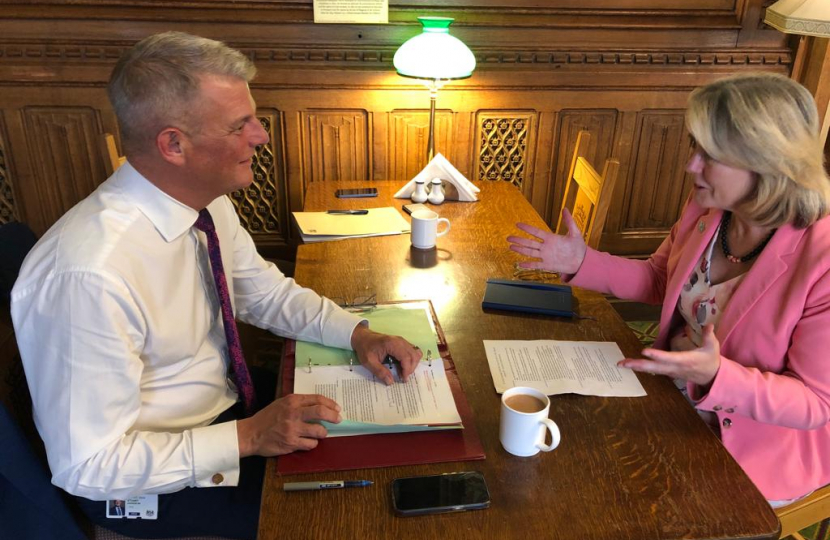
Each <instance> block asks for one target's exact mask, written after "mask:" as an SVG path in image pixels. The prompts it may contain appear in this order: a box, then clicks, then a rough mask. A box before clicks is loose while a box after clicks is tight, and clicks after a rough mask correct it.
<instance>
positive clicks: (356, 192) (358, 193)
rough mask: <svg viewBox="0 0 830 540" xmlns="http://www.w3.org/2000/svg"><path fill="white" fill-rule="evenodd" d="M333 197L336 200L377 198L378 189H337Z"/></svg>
mask: <svg viewBox="0 0 830 540" xmlns="http://www.w3.org/2000/svg"><path fill="white" fill-rule="evenodd" d="M334 196H335V197H337V198H338V199H353V198H363V197H377V196H378V188H373V187H366V188H354V189H338V190H337V191H335V192H334Z"/></svg>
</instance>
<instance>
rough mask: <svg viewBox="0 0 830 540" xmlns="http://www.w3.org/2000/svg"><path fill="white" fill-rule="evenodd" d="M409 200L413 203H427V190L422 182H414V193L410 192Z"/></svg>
mask: <svg viewBox="0 0 830 540" xmlns="http://www.w3.org/2000/svg"><path fill="white" fill-rule="evenodd" d="M410 198H411V199H412V202H414V203H424V202H427V188H426V186H425V185H424V181H423V180H415V191H413V192H412V196H411V197H410Z"/></svg>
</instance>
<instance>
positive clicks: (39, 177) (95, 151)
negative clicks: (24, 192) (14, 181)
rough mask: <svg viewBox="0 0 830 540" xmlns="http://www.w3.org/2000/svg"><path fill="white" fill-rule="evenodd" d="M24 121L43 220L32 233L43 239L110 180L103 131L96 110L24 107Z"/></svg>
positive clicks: (89, 108)
mask: <svg viewBox="0 0 830 540" xmlns="http://www.w3.org/2000/svg"><path fill="white" fill-rule="evenodd" d="M22 118H23V125H24V126H25V131H26V142H27V145H28V150H29V152H28V156H27V157H28V159H29V162H30V164H31V166H32V167H31V168H32V171H33V173H34V174H33V175H32V177H31V181H32V182H33V183H34V188H35V192H36V193H37V197H38V199H37V200H38V203H39V206H40V214H41V221H40V222H39V223H36V226H35V227H33V228H34V229H35V233H36V234H38V235H41V234H43V233H44V232H45V231H46V229H48V228H49V227H50V226H51V224H52V223H54V222H55V221H57V220H58V218H60V217H61V216H62V215H63V214H64V213H65V212H66V211H67V210H68V209H69V208H71V207H72V206H74V205H75V204H76V203H77V202H78V201H80V200H81V199H83V198H84V197H86V196H87V195H89V194H90V193H91V192H92V191H93V190H94V189H95V187H96V186H97V185H98V184H100V183H101V182H102V181H103V179H104V178H106V172H105V170H104V162H103V157H102V156H101V152H100V145H99V144H98V138H99V136H100V134H101V132H102V131H103V126H102V123H101V117H100V115H99V113H98V111H97V110H96V109H94V108H92V107H26V108H24V109H23V110H22Z"/></svg>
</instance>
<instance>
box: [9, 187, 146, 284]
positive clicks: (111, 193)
mask: <svg viewBox="0 0 830 540" xmlns="http://www.w3.org/2000/svg"><path fill="white" fill-rule="evenodd" d="M144 221H146V220H144ZM142 227H146V224H143V223H142V215H141V212H140V211H139V210H138V209H137V208H136V206H135V204H133V202H132V201H131V199H130V197H129V195H126V194H124V193H123V192H121V191H120V190H119V189H118V187H117V186H116V185H113V184H112V183H110V182H109V181H108V182H105V183H104V184H102V185H101V186H99V188H98V189H97V190H95V191H94V192H93V193H92V194H90V195H89V196H88V197H87V198H85V199H84V200H82V201H80V202H79V203H78V204H76V205H75V206H74V207H72V208H71V209H70V210H69V211H68V212H67V213H66V214H64V215H63V216H62V217H61V218H60V219H59V220H58V221H57V222H56V223H55V224H54V225H52V227H51V228H50V229H49V230H48V231H47V232H46V234H44V235H43V237H42V238H41V239H40V240H39V241H38V242H37V244H36V245H35V247H34V248H32V251H31V252H30V253H29V255H28V256H27V257H26V260H25V262H24V264H23V267H22V268H21V271H20V277H21V278H22V279H26V278H29V277H32V276H36V275H40V276H41V277H43V276H44V275H45V274H49V273H57V272H66V271H73V270H78V271H89V272H94V271H96V270H100V271H107V270H108V269H111V268H112V267H113V266H115V265H117V264H118V262H119V260H120V258H121V256H122V255H123V254H124V253H125V252H129V250H130V235H131V234H135V230H136V228H139V229H140V228H142Z"/></svg>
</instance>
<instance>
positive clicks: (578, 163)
mask: <svg viewBox="0 0 830 540" xmlns="http://www.w3.org/2000/svg"><path fill="white" fill-rule="evenodd" d="M590 142H591V134H590V133H589V132H588V131H580V132H579V134H578V135H577V138H576V148H575V150H574V155H573V159H572V160H571V168H570V172H569V173H568V184H567V186H566V187H565V196H564V198H563V207H564V208H567V209H568V210H570V212H571V215H572V216H573V217H574V221H576V224H577V225H578V226H579V229H580V230H581V231H582V237H583V238H584V239H585V243H586V244H588V247H592V248H594V249H598V248H599V242H600V240H601V238H602V229H603V228H604V227H605V219H606V218H607V217H608V208H609V206H610V205H611V196H612V194H613V192H614V185H615V184H616V182H617V173H618V171H619V167H620V162H619V161H617V160H616V159H613V158H612V159H607V160H606V161H605V167H604V168H603V170H602V174H599V173H598V172H597V171H596V169H594V167H593V166H592V165H591V164H590V163H588V160H587V159H586V158H585V155H586V154H587V153H588V147H589V144H590ZM556 232H557V233H558V234H567V232H568V228H567V227H566V226H565V224H564V222H563V221H562V215H561V214H560V215H559V220H558V222H557V225H556Z"/></svg>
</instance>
